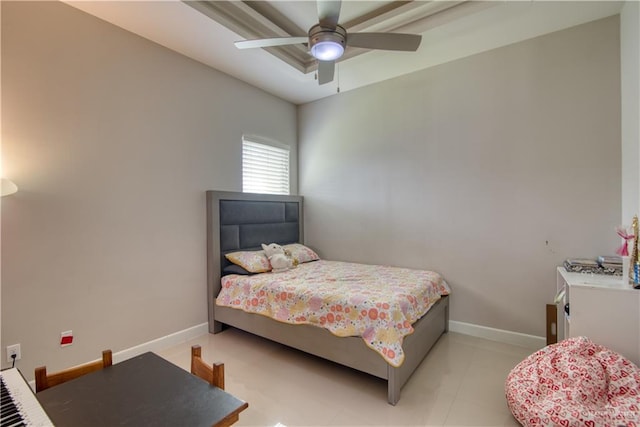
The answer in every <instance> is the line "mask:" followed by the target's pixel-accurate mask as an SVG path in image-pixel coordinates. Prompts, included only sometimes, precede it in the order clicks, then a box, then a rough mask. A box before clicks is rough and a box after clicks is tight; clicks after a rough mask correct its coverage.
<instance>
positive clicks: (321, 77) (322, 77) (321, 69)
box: [318, 61, 336, 85]
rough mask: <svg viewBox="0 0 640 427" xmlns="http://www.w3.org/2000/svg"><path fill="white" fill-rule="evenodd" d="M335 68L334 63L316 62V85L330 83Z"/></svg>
mask: <svg viewBox="0 0 640 427" xmlns="http://www.w3.org/2000/svg"><path fill="white" fill-rule="evenodd" d="M335 68H336V61H318V84H321V85H323V84H325V83H329V82H332V81H333V73H334V71H335Z"/></svg>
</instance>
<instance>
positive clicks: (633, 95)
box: [620, 1, 640, 225]
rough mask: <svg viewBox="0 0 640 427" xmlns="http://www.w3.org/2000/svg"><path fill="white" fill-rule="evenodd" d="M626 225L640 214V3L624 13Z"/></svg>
mask: <svg viewBox="0 0 640 427" xmlns="http://www.w3.org/2000/svg"><path fill="white" fill-rule="evenodd" d="M620 67H621V93H622V224H627V225H628V224H630V223H631V218H633V215H638V214H639V213H640V120H639V117H640V2H637V1H627V2H626V3H625V5H624V6H623V8H622V10H621V11H620Z"/></svg>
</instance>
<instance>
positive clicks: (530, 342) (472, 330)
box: [449, 320, 547, 350]
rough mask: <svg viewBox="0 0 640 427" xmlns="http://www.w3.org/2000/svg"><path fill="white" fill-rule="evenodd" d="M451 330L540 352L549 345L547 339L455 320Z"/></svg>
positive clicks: (452, 322) (450, 322)
mask: <svg viewBox="0 0 640 427" xmlns="http://www.w3.org/2000/svg"><path fill="white" fill-rule="evenodd" d="M449 330H450V331H451V332H458V333H461V334H465V335H471V336H474V337H478V338H485V339H488V340H491V341H498V342H503V343H506V344H513V345H517V346H520V347H525V348H530V349H532V350H540V349H541V348H542V347H544V346H545V345H547V340H546V338H545V337H538V336H535V335H527V334H521V333H520V332H512V331H505V330H504V329H495V328H489V327H487V326H480V325H474V324H472V323H464V322H457V321H455V320H449Z"/></svg>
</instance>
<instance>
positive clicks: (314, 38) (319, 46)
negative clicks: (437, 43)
mask: <svg viewBox="0 0 640 427" xmlns="http://www.w3.org/2000/svg"><path fill="white" fill-rule="evenodd" d="M341 3H342V2H341V0H318V1H317V4H318V23H317V24H316V25H314V26H312V27H311V28H310V29H309V33H308V35H306V36H298V37H296V36H292V37H276V38H268V39H255V40H243V41H237V42H235V45H236V47H237V48H238V49H250V48H256V47H273V46H285V45H291V44H299V43H304V44H307V45H308V47H309V50H310V52H309V53H310V54H311V55H312V56H313V57H314V58H316V59H317V60H318V83H319V84H321V85H322V84H325V83H329V82H331V81H333V74H334V71H335V63H336V60H337V59H338V58H340V57H341V56H342V54H343V53H344V50H345V48H346V47H347V46H351V47H360V48H365V49H382V50H399V51H407V52H414V51H416V50H417V49H418V46H420V41H421V40H422V36H420V35H416V34H399V33H349V34H347V31H346V30H345V29H344V27H342V26H340V25H339V24H338V19H339V17H340V7H341Z"/></svg>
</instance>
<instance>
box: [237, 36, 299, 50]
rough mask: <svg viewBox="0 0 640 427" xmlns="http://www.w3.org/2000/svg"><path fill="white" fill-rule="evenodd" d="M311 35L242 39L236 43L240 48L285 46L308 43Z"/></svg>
mask: <svg viewBox="0 0 640 427" xmlns="http://www.w3.org/2000/svg"><path fill="white" fill-rule="evenodd" d="M308 42H309V37H307V36H304V37H276V38H273V39H254V40H242V41H238V42H235V43H234V44H235V45H236V47H237V48H238V49H251V48H254V47H272V46H285V45H289V44H298V43H308Z"/></svg>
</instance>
